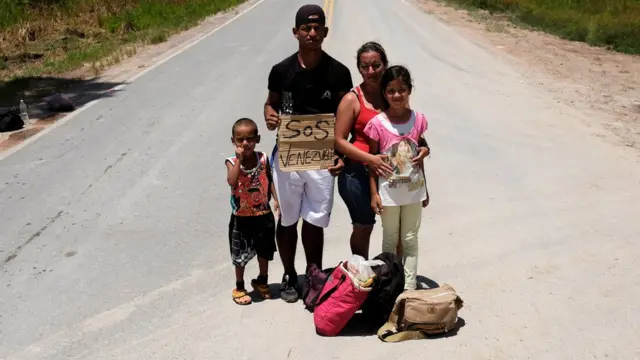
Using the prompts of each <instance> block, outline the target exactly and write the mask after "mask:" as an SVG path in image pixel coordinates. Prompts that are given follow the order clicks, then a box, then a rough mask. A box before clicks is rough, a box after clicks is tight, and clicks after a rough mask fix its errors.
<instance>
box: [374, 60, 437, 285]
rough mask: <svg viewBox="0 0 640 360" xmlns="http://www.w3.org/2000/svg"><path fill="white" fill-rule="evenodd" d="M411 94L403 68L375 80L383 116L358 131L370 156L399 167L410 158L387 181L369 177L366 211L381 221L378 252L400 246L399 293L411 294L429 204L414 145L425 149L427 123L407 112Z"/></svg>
mask: <svg viewBox="0 0 640 360" xmlns="http://www.w3.org/2000/svg"><path fill="white" fill-rule="evenodd" d="M412 88H413V85H412V82H411V75H410V74H409V70H407V69H406V68H405V67H403V66H391V67H389V68H388V69H387V70H385V72H384V73H383V74H382V78H381V80H380V89H381V93H382V98H383V112H382V113H380V114H379V115H377V116H376V117H374V118H373V119H371V121H369V123H368V124H367V126H366V127H365V129H364V132H365V134H367V136H368V137H369V138H370V141H369V152H370V153H371V154H378V153H381V154H384V155H387V157H388V159H389V160H390V161H391V162H393V163H395V164H398V163H399V162H400V161H402V162H404V159H403V158H405V157H406V155H403V154H406V153H409V154H411V155H410V156H411V159H410V166H408V167H407V168H406V169H405V168H404V167H402V166H394V168H393V173H392V174H391V176H382V177H380V178H379V177H378V175H377V174H376V172H375V171H369V181H370V187H371V209H372V210H373V211H374V212H375V213H376V214H379V215H380V218H381V219H382V234H383V235H382V251H383V252H395V251H396V247H397V246H398V241H401V243H402V248H403V254H402V257H403V261H404V271H405V289H415V288H416V272H417V268H418V232H419V229H420V223H421V220H422V208H423V207H426V206H427V205H428V204H429V192H428V190H427V185H426V180H425V175H424V168H423V160H424V158H425V156H426V154H425V153H424V152H422V151H419V150H418V148H419V144H421V143H426V140H425V139H424V136H423V133H424V132H425V131H426V130H427V119H426V118H425V116H424V115H423V114H422V113H420V112H417V111H414V110H411V108H410V107H409V96H410V95H411V90H412ZM398 156H399V157H398Z"/></svg>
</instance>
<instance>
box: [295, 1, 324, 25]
mask: <svg viewBox="0 0 640 360" xmlns="http://www.w3.org/2000/svg"><path fill="white" fill-rule="evenodd" d="M325 21H326V20H325V16H324V10H322V8H321V7H320V6H318V5H315V4H307V5H303V6H302V7H301V8H300V9H298V12H297V13H296V28H299V27H300V26H301V25H304V24H309V23H317V24H320V25H323V26H324V25H325Z"/></svg>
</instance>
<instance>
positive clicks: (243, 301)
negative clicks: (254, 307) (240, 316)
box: [231, 289, 251, 305]
mask: <svg viewBox="0 0 640 360" xmlns="http://www.w3.org/2000/svg"><path fill="white" fill-rule="evenodd" d="M231 296H232V297H233V301H234V302H235V303H236V304H238V305H249V304H251V297H250V296H249V293H247V290H238V289H233V292H231Z"/></svg>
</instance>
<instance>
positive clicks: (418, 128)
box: [364, 110, 429, 153]
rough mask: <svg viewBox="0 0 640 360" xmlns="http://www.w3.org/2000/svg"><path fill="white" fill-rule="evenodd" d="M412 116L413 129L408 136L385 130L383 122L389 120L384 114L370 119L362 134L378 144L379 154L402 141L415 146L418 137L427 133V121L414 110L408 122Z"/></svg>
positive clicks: (421, 114)
mask: <svg viewBox="0 0 640 360" xmlns="http://www.w3.org/2000/svg"><path fill="white" fill-rule="evenodd" d="M414 115H415V123H414V124H413V127H412V129H411V131H410V132H409V133H408V134H404V135H399V134H394V133H393V132H391V131H390V130H389V129H387V127H386V126H385V125H384V122H388V121H389V120H388V118H387V116H386V115H385V114H384V113H380V114H378V115H376V116H375V117H374V118H373V119H371V120H370V121H369V123H368V124H367V126H366V127H365V129H364V132H365V134H367V136H369V137H370V138H371V139H372V140H374V141H377V142H378V143H379V147H380V152H381V153H382V152H386V151H387V149H388V148H389V147H390V146H392V145H393V144H396V143H398V142H400V141H402V139H409V140H411V141H413V142H414V143H415V144H416V145H417V144H418V140H419V139H420V136H421V135H422V134H424V133H425V132H426V131H427V128H428V126H429V124H428V121H427V117H426V116H425V115H424V114H423V113H421V112H418V111H415V110H413V114H412V116H411V118H410V119H409V121H411V120H412V119H413V118H414ZM400 125H401V124H400Z"/></svg>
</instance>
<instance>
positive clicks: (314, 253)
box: [264, 5, 353, 302]
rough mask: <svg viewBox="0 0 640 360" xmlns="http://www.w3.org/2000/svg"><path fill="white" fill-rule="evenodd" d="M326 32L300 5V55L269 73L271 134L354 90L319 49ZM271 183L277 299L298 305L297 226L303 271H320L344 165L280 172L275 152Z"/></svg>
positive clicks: (345, 72)
mask: <svg viewBox="0 0 640 360" xmlns="http://www.w3.org/2000/svg"><path fill="white" fill-rule="evenodd" d="M328 32H329V29H328V28H327V27H326V23H325V14H324V11H323V10H322V8H321V7H320V6H318V5H304V6H302V7H301V8H300V9H299V10H298V12H297V14H296V19H295V27H294V28H293V35H294V36H295V37H296V39H298V51H297V52H296V53H294V54H293V55H291V56H289V57H287V58H286V59H284V60H283V61H281V62H280V63H278V64H276V65H274V66H273V67H272V69H271V72H270V73H269V85H268V87H269V95H268V97H267V101H266V103H265V107H264V117H265V121H266V123H267V128H268V129H269V130H275V129H277V127H278V125H279V124H280V117H279V115H278V114H279V113H282V114H298V115H307V114H323V113H324V114H326V113H332V114H335V113H336V111H337V109H338V104H339V103H340V99H341V98H342V96H344V95H345V94H346V93H347V92H349V91H350V90H351V88H352V87H353V83H352V81H351V73H350V72H349V69H348V68H347V67H346V66H344V65H343V64H341V63H340V62H338V61H337V60H335V59H334V58H332V57H331V56H329V55H328V54H327V53H326V52H324V50H322V42H323V40H324V39H325V38H326V36H327V34H328ZM272 164H273V168H274V173H273V180H274V183H275V186H276V192H277V194H278V200H279V204H280V218H279V220H278V226H277V230H276V239H277V243H278V251H279V253H280V259H281V260H282V265H283V266H284V271H285V273H284V275H283V277H282V286H281V288H280V290H281V298H282V299H283V300H284V301H286V302H296V301H297V300H298V296H299V294H298V293H299V288H298V283H297V272H296V269H295V264H294V262H295V256H296V246H297V242H298V229H297V225H298V221H299V219H300V218H302V220H303V224H302V234H301V235H302V245H303V247H304V251H305V255H306V260H307V268H308V267H309V265H310V264H316V265H317V266H318V267H320V268H322V252H323V248H324V228H326V227H327V226H328V225H329V218H330V215H331V209H332V208H333V194H334V177H335V176H337V175H338V173H339V172H340V170H341V169H342V167H343V166H344V163H343V162H342V159H341V158H340V157H338V156H336V157H335V166H334V167H332V168H329V169H328V170H310V171H297V172H284V171H282V170H281V169H280V166H279V165H278V149H277V146H276V148H274V151H273V155H272Z"/></svg>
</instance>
